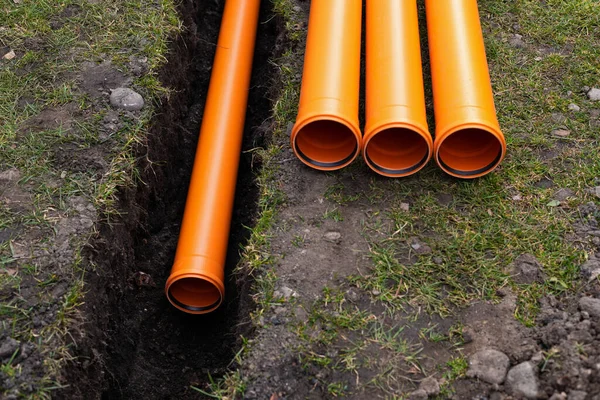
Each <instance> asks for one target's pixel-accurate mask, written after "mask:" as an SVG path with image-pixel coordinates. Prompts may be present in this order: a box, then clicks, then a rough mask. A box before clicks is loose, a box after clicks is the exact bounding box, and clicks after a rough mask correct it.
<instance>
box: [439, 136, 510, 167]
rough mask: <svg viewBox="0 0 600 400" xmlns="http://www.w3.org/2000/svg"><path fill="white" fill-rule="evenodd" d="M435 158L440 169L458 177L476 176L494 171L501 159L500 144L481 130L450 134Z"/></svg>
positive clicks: (494, 137) (496, 139)
mask: <svg viewBox="0 0 600 400" xmlns="http://www.w3.org/2000/svg"><path fill="white" fill-rule="evenodd" d="M437 158H438V160H439V162H440V165H441V166H442V168H444V169H446V170H447V171H448V172H450V173H454V174H456V175H460V176H465V177H469V176H476V175H480V174H483V173H485V172H487V171H490V170H492V169H494V168H495V167H496V166H497V165H498V163H499V162H500V161H501V159H502V143H501V142H500V140H499V139H498V138H497V137H496V136H495V135H494V134H493V133H491V132H488V131H486V130H483V129H475V128H470V129H463V130H459V131H456V132H454V133H451V134H450V135H448V136H447V137H446V138H445V139H444V141H443V142H442V143H441V144H440V147H439V150H438V154H437Z"/></svg>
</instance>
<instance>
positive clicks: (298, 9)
mask: <svg viewBox="0 0 600 400" xmlns="http://www.w3.org/2000/svg"><path fill="white" fill-rule="evenodd" d="M292 10H294V11H295V12H300V11H302V7H300V6H294V7H293V8H292Z"/></svg>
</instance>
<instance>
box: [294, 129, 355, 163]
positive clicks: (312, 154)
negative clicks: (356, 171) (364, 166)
mask: <svg viewBox="0 0 600 400" xmlns="http://www.w3.org/2000/svg"><path fill="white" fill-rule="evenodd" d="M360 140H361V135H360V130H359V129H358V128H355V127H354V126H352V125H350V124H347V123H345V122H343V121H337V120H332V119H316V120H312V121H307V122H304V123H301V124H296V126H295V127H294V130H293V131H292V137H291V141H292V149H293V150H294V153H296V156H297V157H298V158H299V159H300V160H301V161H302V162H303V163H304V164H306V165H308V166H309V167H312V168H315V169H318V170H322V171H334V170H337V169H341V168H343V167H345V166H347V165H348V164H350V163H351V162H352V161H354V159H355V158H356V157H357V156H358V154H359V152H360Z"/></svg>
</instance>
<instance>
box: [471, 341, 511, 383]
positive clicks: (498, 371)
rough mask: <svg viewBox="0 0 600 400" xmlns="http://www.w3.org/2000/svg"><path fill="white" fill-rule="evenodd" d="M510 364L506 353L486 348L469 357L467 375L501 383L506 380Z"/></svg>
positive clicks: (488, 381)
mask: <svg viewBox="0 0 600 400" xmlns="http://www.w3.org/2000/svg"><path fill="white" fill-rule="evenodd" d="M509 366H510V360H509V359H508V356H507V355H506V354H504V353H502V352H500V351H498V350H494V349H484V350H480V351H478V352H477V353H475V354H473V355H472V356H471V358H470V359H469V370H468V371H467V376H468V377H471V378H479V379H481V380H482V381H484V382H487V383H491V384H498V385H499V384H501V383H502V382H504V377H505V376H506V371H507V370H508V367H509Z"/></svg>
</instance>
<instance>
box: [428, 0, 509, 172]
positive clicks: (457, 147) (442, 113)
mask: <svg viewBox="0 0 600 400" xmlns="http://www.w3.org/2000/svg"><path fill="white" fill-rule="evenodd" d="M425 8H426V13H427V29H428V36H429V53H430V58H431V78H432V83H433V97H434V109H435V122H436V134H435V142H434V156H435V159H436V161H437V163H438V164H439V166H440V167H441V168H442V169H443V170H444V171H445V172H447V173H448V174H450V175H453V176H455V177H458V178H477V177H480V176H483V175H485V174H487V173H489V172H491V171H492V170H494V169H495V168H496V167H497V166H498V164H500V162H501V161H502V159H503V158H504V156H505V154H506V141H505V139H504V135H503V134H502V132H501V131H500V126H499V124H498V120H497V118H496V109H495V107H494V97H493V94H492V88H491V83H490V75H489V71H488V64H487V60H486V56H485V46H484V42H483V35H482V32H481V24H480V20H479V12H478V10H477V0H425Z"/></svg>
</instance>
